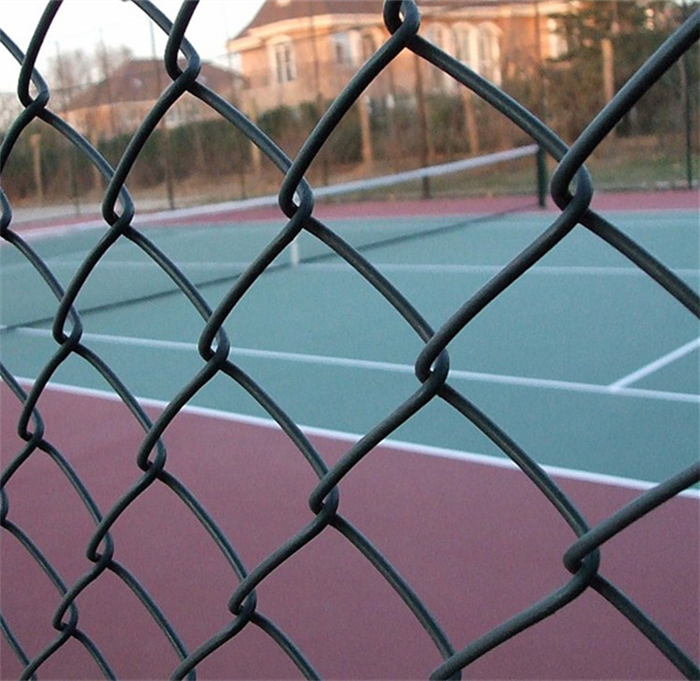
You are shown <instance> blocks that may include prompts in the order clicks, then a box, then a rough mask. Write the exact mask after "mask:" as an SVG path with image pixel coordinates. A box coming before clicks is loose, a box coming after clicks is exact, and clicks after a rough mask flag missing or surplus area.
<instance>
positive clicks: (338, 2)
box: [235, 0, 533, 38]
mask: <svg viewBox="0 0 700 681" xmlns="http://www.w3.org/2000/svg"><path fill="white" fill-rule="evenodd" d="M532 2H533V0H418V2H417V4H418V9H419V10H421V9H423V10H430V9H437V8H440V9H442V10H460V9H469V8H474V9H478V8H484V7H489V6H491V7H492V6H497V5H526V4H532ZM383 6H384V2H383V0H266V1H265V3H264V4H263V5H262V6H261V7H260V10H259V11H258V13H257V14H256V15H255V17H253V20H252V21H251V22H250V23H249V24H248V25H247V26H246V27H245V28H244V29H243V30H242V31H241V32H240V33H239V34H238V35H237V36H235V37H236V38H241V37H243V36H246V35H249V34H250V30H251V29H254V28H259V27H262V26H269V25H270V24H274V23H276V22H278V21H285V20H287V19H298V18H303V17H318V16H323V15H329V14H330V15H333V14H336V15H338V14H370V15H374V16H376V17H377V19H378V20H380V21H381V17H382V10H383Z"/></svg>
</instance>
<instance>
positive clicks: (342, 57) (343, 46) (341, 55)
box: [331, 33, 353, 65]
mask: <svg viewBox="0 0 700 681" xmlns="http://www.w3.org/2000/svg"><path fill="white" fill-rule="evenodd" d="M331 47H332V50H333V61H334V62H335V63H336V64H343V65H347V64H352V63H353V59H352V45H351V43H350V34H349V33H333V35H331Z"/></svg>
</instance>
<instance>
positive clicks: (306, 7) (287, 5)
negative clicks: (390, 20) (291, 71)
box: [236, 0, 384, 37]
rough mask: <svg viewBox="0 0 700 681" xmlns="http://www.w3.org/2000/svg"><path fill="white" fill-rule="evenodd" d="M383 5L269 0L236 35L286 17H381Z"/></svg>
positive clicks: (354, 0)
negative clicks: (338, 15) (328, 15)
mask: <svg viewBox="0 0 700 681" xmlns="http://www.w3.org/2000/svg"><path fill="white" fill-rule="evenodd" d="M383 5H384V3H383V0H267V1H266V2H265V3H264V4H263V5H262V7H261V8H260V10H259V11H258V13H257V14H256V15H255V17H253V20H252V21H251V22H250V23H249V24H248V25H247V26H246V27H245V28H244V29H243V31H241V33H239V34H238V36H236V37H241V36H243V35H246V34H247V32H248V31H249V30H250V29H251V28H258V27H259V26H268V25H269V24H274V23H276V22H278V21H284V20H286V19H298V18H303V17H318V16H323V15H326V14H373V15H375V16H377V17H381V15H382V7H383Z"/></svg>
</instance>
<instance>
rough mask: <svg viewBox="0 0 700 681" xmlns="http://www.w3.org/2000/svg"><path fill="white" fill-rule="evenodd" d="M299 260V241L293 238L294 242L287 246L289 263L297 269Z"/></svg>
mask: <svg viewBox="0 0 700 681" xmlns="http://www.w3.org/2000/svg"><path fill="white" fill-rule="evenodd" d="M299 260H300V255H299V241H298V238H297V237H295V238H294V241H292V243H291V244H290V245H289V262H290V264H291V266H292V267H298V266H299Z"/></svg>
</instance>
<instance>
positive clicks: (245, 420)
mask: <svg viewBox="0 0 700 681" xmlns="http://www.w3.org/2000/svg"><path fill="white" fill-rule="evenodd" d="M17 381H18V382H19V383H20V384H22V385H26V386H32V385H33V384H34V381H33V380H32V379H29V378H22V377H18V378H17ZM47 388H49V389H51V390H55V391H57V392H63V393H68V394H71V395H79V396H83V397H94V398H97V399H103V400H109V401H111V402H120V401H121V399H120V398H119V396H118V395H115V394H114V393H111V392H107V391H105V390H95V389H94V388H81V387H79V386H73V385H65V384H62V383H49V384H48V385H47ZM136 400H137V401H138V403H139V404H140V405H141V406H143V407H154V408H156V409H161V410H162V409H165V407H166V406H167V405H168V403H167V402H166V401H164V400H156V399H152V398H148V397H136ZM180 411H181V412H183V413H186V414H195V415H197V416H204V417H207V418H212V419H218V420H223V421H230V422H233V423H242V424H245V425H252V426H257V427H260V428H269V429H272V430H281V429H280V426H279V424H278V423H277V422H276V421H274V420H273V419H270V418H261V417H259V416H248V415H247V414H237V413H235V412H228V411H223V410H220V409H211V408H208V407H197V406H194V405H190V404H187V405H185V406H184V407H183V408H182V409H181V410H180ZM297 425H298V427H299V428H300V430H301V431H302V432H303V433H304V434H305V435H306V436H308V437H314V436H316V437H324V438H328V439H331V440H338V441H342V442H348V443H351V444H352V443H355V442H358V441H359V440H361V439H362V437H363V436H362V435H358V434H356V433H348V432H345V431H340V430H330V429H327V428H316V427H314V426H305V425H301V424H297ZM378 446H380V447H385V448H387V449H393V450H398V451H409V452H412V453H415V454H421V455H423V456H435V457H439V458H444V459H455V460H457V461H465V462H467V463H475V464H479V465H483V466H491V467H493V468H505V469H509V470H518V467H517V466H516V465H515V463H514V462H513V461H511V460H510V459H507V458H505V457H504V458H498V457H495V456H488V455H487V454H480V453H476V452H465V451H461V450H457V449H448V448H446V447H433V446H430V445H421V444H416V443H414V442H404V441H402V440H393V439H387V440H383V441H382V442H381V443H380V445H378ZM541 468H542V469H543V470H544V471H545V472H546V473H547V474H548V475H552V476H554V477H558V478H565V479H569V480H579V481H582V482H594V483H598V484H602V485H610V486H613V487H624V488H629V489H638V490H648V489H652V488H653V487H655V486H656V485H657V484H658V483H654V482H649V481H647V480H637V479H635V478H627V477H624V476H618V475H607V474H604V473H591V472H589V471H581V470H576V469H573V468H564V467H562V466H547V465H542V466H541ZM678 496H682V497H690V498H693V499H698V500H700V490H696V489H688V490H684V491H683V492H681V493H680V494H679V495H678Z"/></svg>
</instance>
